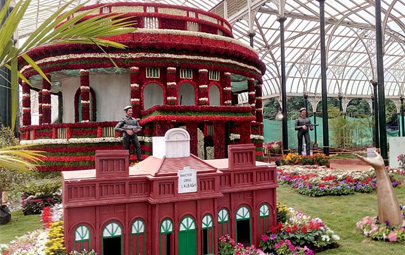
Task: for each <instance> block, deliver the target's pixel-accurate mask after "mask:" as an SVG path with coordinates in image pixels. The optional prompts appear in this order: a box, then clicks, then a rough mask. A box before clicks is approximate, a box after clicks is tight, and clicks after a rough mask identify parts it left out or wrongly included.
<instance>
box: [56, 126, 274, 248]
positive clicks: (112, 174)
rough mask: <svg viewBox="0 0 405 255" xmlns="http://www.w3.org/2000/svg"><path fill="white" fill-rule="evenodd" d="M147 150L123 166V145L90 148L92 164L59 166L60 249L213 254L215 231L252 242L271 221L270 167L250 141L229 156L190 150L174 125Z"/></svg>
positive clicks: (233, 148)
mask: <svg viewBox="0 0 405 255" xmlns="http://www.w3.org/2000/svg"><path fill="white" fill-rule="evenodd" d="M154 140H155V141H154V144H153V148H154V150H153V153H154V155H153V156H150V157H148V158H147V159H145V160H144V161H142V162H140V163H139V164H137V165H136V166H134V167H129V166H128V151H125V150H113V151H107V150H105V151H97V153H96V169H95V170H81V171H74V172H73V171H68V172H63V206H64V224H65V225H64V229H65V245H66V248H67V250H69V251H70V250H73V249H75V250H82V249H86V250H89V249H94V250H95V251H96V252H98V254H103V255H110V254H113V255H119V254H154V255H155V254H161V255H168V254H179V255H182V254H187V255H190V254H199V255H200V254H217V251H218V238H219V237H221V236H222V235H225V234H230V235H231V236H232V237H233V238H235V239H236V241H237V242H240V243H243V244H245V245H251V244H254V245H256V246H257V245H258V244H259V242H260V236H261V234H264V233H265V232H266V231H268V230H269V229H270V226H273V225H275V223H276V188H277V187H278V185H277V181H276V169H275V167H273V166H269V165H268V164H265V163H262V162H256V161H255V146H254V145H253V144H243V145H229V147H228V154H229V158H228V159H213V160H201V159H200V158H198V157H196V156H194V155H192V154H190V136H189V134H188V132H187V131H186V130H184V129H180V128H174V129H170V130H169V131H167V133H166V134H165V136H164V137H154Z"/></svg>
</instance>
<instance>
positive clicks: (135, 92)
mask: <svg viewBox="0 0 405 255" xmlns="http://www.w3.org/2000/svg"><path fill="white" fill-rule="evenodd" d="M129 71H130V78H129V79H130V82H131V106H132V111H133V117H134V118H137V119H139V118H140V117H141V90H140V89H139V67H137V66H133V67H131V68H130V69H129Z"/></svg>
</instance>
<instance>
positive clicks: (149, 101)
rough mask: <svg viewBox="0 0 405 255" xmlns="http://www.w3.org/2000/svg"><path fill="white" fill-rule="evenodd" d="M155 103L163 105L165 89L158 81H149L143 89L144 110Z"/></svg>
mask: <svg viewBox="0 0 405 255" xmlns="http://www.w3.org/2000/svg"><path fill="white" fill-rule="evenodd" d="M154 105H163V89H162V87H160V86H159V85H158V84H156V83H149V84H147V85H146V86H145V88H144V89H143V108H144V110H146V109H149V108H151V107H152V106H154Z"/></svg>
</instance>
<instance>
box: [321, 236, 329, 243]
mask: <svg viewBox="0 0 405 255" xmlns="http://www.w3.org/2000/svg"><path fill="white" fill-rule="evenodd" d="M329 240H330V237H329V236H327V235H322V241H324V242H329Z"/></svg>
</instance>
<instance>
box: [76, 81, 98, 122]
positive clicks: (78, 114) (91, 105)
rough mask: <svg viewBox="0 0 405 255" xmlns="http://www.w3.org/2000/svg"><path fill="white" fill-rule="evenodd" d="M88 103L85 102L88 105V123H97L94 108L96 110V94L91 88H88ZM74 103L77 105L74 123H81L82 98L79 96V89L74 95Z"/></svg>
mask: <svg viewBox="0 0 405 255" xmlns="http://www.w3.org/2000/svg"><path fill="white" fill-rule="evenodd" d="M89 97H90V102H87V104H88V105H89V117H90V121H97V120H96V119H97V113H96V108H97V106H96V105H97V100H96V92H95V91H94V89H93V88H90V94H89ZM75 103H76V104H77V107H75V122H82V120H83V117H82V97H81V95H80V88H78V89H77V90H76V93H75Z"/></svg>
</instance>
